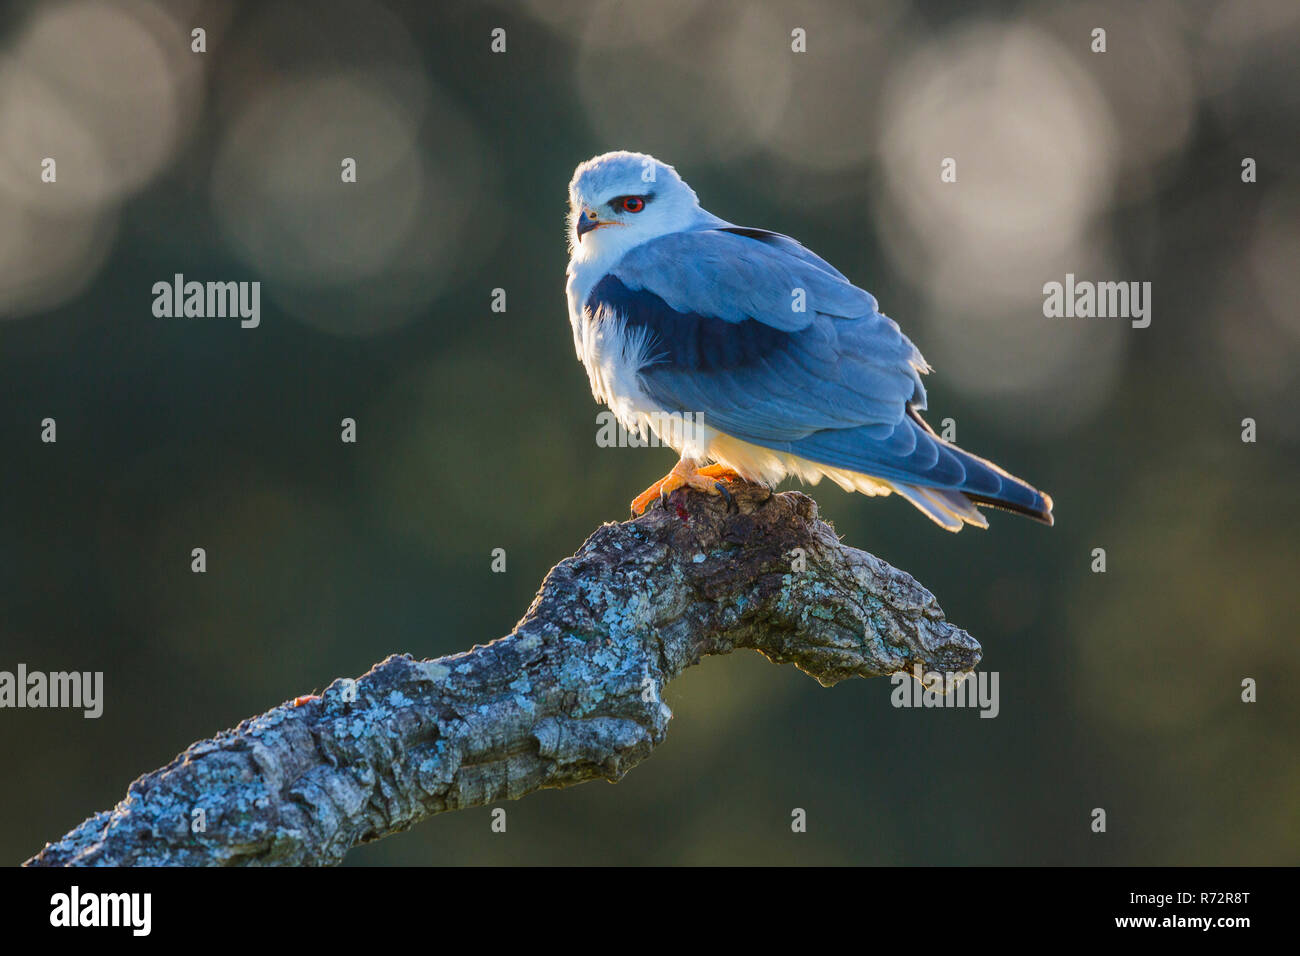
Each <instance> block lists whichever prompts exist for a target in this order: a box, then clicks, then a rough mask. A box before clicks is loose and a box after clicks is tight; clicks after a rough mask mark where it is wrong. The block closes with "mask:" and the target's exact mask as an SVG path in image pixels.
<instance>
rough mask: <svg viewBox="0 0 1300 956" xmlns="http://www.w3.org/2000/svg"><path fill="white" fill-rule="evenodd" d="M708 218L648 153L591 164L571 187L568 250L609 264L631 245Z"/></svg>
mask: <svg viewBox="0 0 1300 956" xmlns="http://www.w3.org/2000/svg"><path fill="white" fill-rule="evenodd" d="M705 218H708V219H712V218H713V217H711V216H709V215H708V213H705V212H704V211H703V210H702V209H700V201H699V200H698V199H697V198H696V196H695V192H694V190H692V189H691V187H690V186H688V185H686V183H684V182H683V181H682V177H680V176H678V175H677V170H675V169H673V168H672V167H671V166H669V165H668V164H667V163H661V162H660V161H659V160H657V159H655V158H654V157H653V156H650V155H648V154H646V153H629V152H627V151H625V150H619V151H618V152H613V153H604V154H603V155H600V156H597V157H595V158H594V159H589V160H587V161H586V162H585V163H582V164H580V165H579V166H578V168H577V169H575V170H574V171H573V181H572V182H570V183H569V251H570V252H571V253H572V255H573V260H574V261H575V262H590V261H593V260H600V261H603V262H612V261H614V260H615V259H617V258H619V257H620V256H622V255H623V253H625V252H627V250H629V249H631V248H633V247H634V246H639V245H640V244H641V243H643V242H647V241H649V240H650V239H656V238H658V237H659V236H664V235H667V234H668V233H671V232H678V231H679V230H682V229H686V228H689V227H690V226H693V225H696V224H697V223H699V222H700V221H701V220H702V219H705Z"/></svg>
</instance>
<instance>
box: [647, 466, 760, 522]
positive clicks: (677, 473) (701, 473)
mask: <svg viewBox="0 0 1300 956" xmlns="http://www.w3.org/2000/svg"><path fill="white" fill-rule="evenodd" d="M733 478H734V480H740V476H739V475H737V474H736V473H735V472H734V471H732V470H731V469H730V468H724V467H722V466H721V465H710V466H709V467H707V468H700V467H699V466H698V465H697V464H696V463H695V461H693V460H692V459H689V458H683V459H682V460H681V461H679V462H678V463H677V464H675V465H674V466H673V470H672V471H670V472H668V474H666V475H664V476H663V477H662V478H660V479H659V480H658V481H656V482H655V483H654V484H653V485H651V486H650V487H649V488H647V489H646V490H645V491H643V492H641V494H639V495H637V496H636V497H635V498H633V499H632V514H634V515H639V514H642V513H643V512H644V511H645V510H646V508H648V507H649V506H650V502H652V501H654V500H655V499H656V498H667V497H668V496H669V495H671V494H672V493H673V492H674V491H676V490H677V489H678V488H682V487H686V488H694V489H695V490H696V491H703V492H704V493H705V494H710V495H717V494H721V492H720V491H718V489H717V488H716V487H715V486H716V484H717V482H718V480H719V479H722V480H723V481H732V480H733Z"/></svg>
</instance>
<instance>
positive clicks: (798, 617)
mask: <svg viewBox="0 0 1300 956" xmlns="http://www.w3.org/2000/svg"><path fill="white" fill-rule="evenodd" d="M733 490H734V498H735V503H734V505H732V506H730V507H729V506H728V505H727V503H726V502H725V501H724V500H722V499H721V498H717V497H710V496H706V495H702V494H699V493H694V492H687V491H679V492H677V493H675V494H674V495H673V497H672V498H671V499H670V500H669V502H668V503H667V505H666V506H664V507H658V506H656V507H654V508H652V509H651V510H650V511H648V512H647V513H646V514H645V515H643V516H641V517H640V518H637V519H635V520H632V521H625V522H622V523H618V524H613V523H611V524H606V525H605V526H603V527H601V528H600V529H598V530H597V531H596V532H595V533H594V534H593V535H592V536H591V537H590V538H589V539H588V540H587V542H586V543H585V544H584V545H583V546H582V548H581V549H579V551H578V553H577V554H575V555H574V556H573V557H571V558H567V559H565V560H564V561H561V562H560V563H559V564H558V565H556V566H555V567H554V568H553V569H552V570H551V572H550V573H549V574H548V575H547V576H546V580H545V581H544V582H543V584H542V587H541V590H540V591H539V592H538V594H537V597H536V598H535V599H534V600H533V604H532V606H531V607H530V608H529V609H528V613H527V614H526V615H525V616H524V618H523V620H521V621H520V622H519V624H518V625H517V626H516V627H515V629H514V631H512V632H511V633H510V634H508V635H506V636H505V637H503V638H501V639H499V640H496V641H493V642H492V643H490V644H486V645H478V646H475V647H474V648H473V649H471V650H469V651H466V652H464V653H461V654H455V655H451V656H449V657H442V658H438V659H437V660H415V659H413V658H411V657H410V656H409V655H394V656H392V657H389V658H388V659H387V660H385V661H383V662H382V663H379V664H377V665H375V666H374V667H373V668H372V669H371V670H370V671H369V672H368V673H367V674H365V675H364V676H362V677H360V678H358V679H356V680H355V681H352V680H346V679H340V680H336V681H334V682H333V683H332V684H331V685H330V686H329V687H328V688H327V689H326V690H325V691H324V693H323V694H322V695H321V698H320V699H319V700H313V701H311V702H309V703H307V704H304V705H302V706H299V707H294V706H292V704H291V703H286V704H282V705H280V706H279V707H276V708H274V709H273V710H270V711H268V712H267V713H265V714H262V715H261V716H260V717H253V718H250V719H248V720H245V721H244V722H243V723H241V724H240V725H239V726H238V727H236V728H235V729H234V730H231V731H227V732H225V733H222V734H220V735H218V736H216V737H214V738H212V739H210V740H204V741H200V742H198V743H195V744H193V745H192V746H190V747H189V748H188V749H187V750H185V752H184V753H182V754H180V755H179V756H178V757H176V759H175V760H173V761H172V762H171V763H170V764H168V765H167V766H166V767H163V768H162V769H161V770H157V771H155V772H153V773H150V774H146V775H145V776H142V777H140V778H139V779H137V780H136V781H135V782H134V783H132V784H131V785H130V787H129V788H128V790H127V795H126V798H125V799H124V800H122V801H121V802H120V803H119V804H118V805H117V806H116V807H114V808H113V809H112V810H105V811H103V812H102V813H99V814H96V815H95V816H93V817H91V818H90V819H88V820H86V821H85V822H84V823H82V824H81V825H80V826H78V827H77V828H76V829H75V830H73V831H71V832H70V833H68V834H67V835H66V836H64V837H63V838H62V839H61V840H59V841H58V842H57V843H51V844H46V846H45V848H44V849H43V850H41V852H40V853H38V854H36V856H34V857H32V858H31V859H30V860H28V861H27V865H31V866H93V865H99V866H104V865H109V866H141V865H185V866H191V865H222V866H231V865H249V864H252V865H301V864H334V863H338V862H339V861H340V860H342V859H343V856H344V854H345V853H347V851H348V849H349V848H351V847H353V846H355V845H357V844H359V843H365V842H368V841H371V840H378V839H380V838H382V837H385V836H388V835H389V834H391V833H396V832H399V831H402V830H405V829H407V828H408V827H411V826H413V825H415V824H416V823H419V822H420V821H421V820H424V819H426V818H428V817H430V816H432V815H433V814H435V813H443V812H445V811H448V810H460V809H463V808H466V807H474V806H482V805H484V804H488V803H493V802H496V801H499V800H502V799H518V798H519V797H522V796H524V795H526V794H528V793H531V792H533V791H534V790H538V789H540V788H543V787H569V786H572V785H574V784H577V783H583V782H584V781H587V780H595V779H605V780H610V781H617V780H618V779H620V778H621V777H622V776H623V775H624V774H625V773H627V772H628V770H630V769H631V768H632V767H634V766H636V765H637V764H638V763H640V762H641V761H642V760H644V759H645V758H646V757H648V756H649V755H650V752H651V751H652V750H653V749H654V748H655V746H657V745H658V744H659V743H660V742H662V741H663V739H664V734H665V732H666V730H667V727H668V719H669V717H670V716H671V714H670V712H669V710H668V707H667V706H666V705H665V704H664V703H663V691H664V687H665V685H666V684H667V683H668V682H669V681H671V680H672V679H673V678H674V677H676V676H677V675H678V674H680V673H681V672H682V671H683V670H685V669H686V668H687V667H690V666H691V665H692V664H694V663H697V662H698V661H699V660H700V658H702V657H704V656H705V655H708V654H727V653H730V652H731V651H733V650H735V649H737V648H752V649H754V650H756V651H758V652H759V653H760V654H763V655H764V656H765V657H767V658H768V659H769V660H771V661H774V662H776V663H791V664H794V665H795V666H796V667H797V668H799V669H800V670H802V671H804V672H806V673H808V674H810V675H812V676H813V677H815V678H817V680H819V681H820V682H821V683H822V684H824V685H827V686H830V685H831V684H834V683H835V682H837V681H840V680H843V679H844V678H847V677H873V676H879V675H885V674H892V673H896V672H898V671H903V670H911V669H912V667H913V665H914V664H920V666H921V667H922V668H923V669H925V670H935V671H950V672H962V671H970V670H973V669H974V668H975V666H976V664H978V663H979V659H980V647H979V644H977V643H976V642H975V640H974V639H972V638H971V637H970V636H969V635H968V634H966V632H964V631H962V630H960V629H958V628H956V627H954V626H953V625H951V624H949V623H947V622H946V621H945V620H944V616H943V612H942V611H941V610H940V609H939V606H938V604H937V603H936V602H935V599H934V597H933V596H932V595H931V594H930V593H929V592H928V591H927V590H925V588H923V587H921V585H919V584H918V583H917V582H916V581H914V580H913V579H912V578H911V577H910V576H909V575H908V574H906V573H904V572H902V571H899V570H897V569H896V568H893V567H890V566H889V565H888V564H886V563H885V562H883V561H881V560H880V559H878V558H876V557H873V556H872V555H870V554H867V553H865V552H862V551H857V550H855V549H853V548H849V547H846V546H844V545H843V544H841V543H840V541H839V539H838V537H837V536H836V535H835V532H834V531H833V530H832V529H831V527H830V526H829V525H827V524H826V523H825V522H823V521H821V520H820V519H819V518H818V516H817V505H816V504H815V503H814V502H813V500H812V499H811V498H808V497H807V496H805V495H802V494H799V493H797V492H785V493H783V494H776V495H769V494H768V493H767V492H765V491H763V490H761V489H755V488H751V487H737V488H734V489H733ZM199 810H201V811H202V814H201V816H202V817H203V818H204V824H205V828H204V829H202V830H197V828H196V827H195V826H193V823H194V821H195V820H196V819H198V818H199V816H200V815H199V814H196V812H195V811H199ZM196 830H197V832H196Z"/></svg>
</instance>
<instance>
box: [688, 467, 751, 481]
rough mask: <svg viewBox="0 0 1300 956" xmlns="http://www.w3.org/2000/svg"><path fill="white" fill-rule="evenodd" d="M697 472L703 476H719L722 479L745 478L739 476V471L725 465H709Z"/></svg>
mask: <svg viewBox="0 0 1300 956" xmlns="http://www.w3.org/2000/svg"><path fill="white" fill-rule="evenodd" d="M698 474H701V475H703V476H704V477H705V478H721V479H722V480H723V481H744V480H745V479H744V478H741V477H740V473H739V472H737V471H733V470H732V469H730V468H728V467H727V466H726V465H709V466H707V467H705V468H701V469H700V470H699V472H698Z"/></svg>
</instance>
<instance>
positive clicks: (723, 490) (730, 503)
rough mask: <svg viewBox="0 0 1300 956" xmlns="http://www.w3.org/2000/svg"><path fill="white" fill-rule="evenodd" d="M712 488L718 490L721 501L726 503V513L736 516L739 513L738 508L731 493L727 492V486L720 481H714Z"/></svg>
mask: <svg viewBox="0 0 1300 956" xmlns="http://www.w3.org/2000/svg"><path fill="white" fill-rule="evenodd" d="M713 487H714V488H717V489H718V494H720V495H722V498H723V500H724V501H726V503H727V511H728V513H730V514H738V513H739V512H740V506H739V505H737V504H736V499H735V497H734V496H733V495H732V494H731V492H730V491H728V490H727V486H726V485H725V484H723V483H722V482H721V481H715V482H714V483H713Z"/></svg>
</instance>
